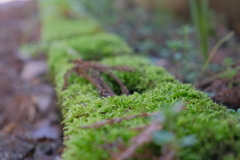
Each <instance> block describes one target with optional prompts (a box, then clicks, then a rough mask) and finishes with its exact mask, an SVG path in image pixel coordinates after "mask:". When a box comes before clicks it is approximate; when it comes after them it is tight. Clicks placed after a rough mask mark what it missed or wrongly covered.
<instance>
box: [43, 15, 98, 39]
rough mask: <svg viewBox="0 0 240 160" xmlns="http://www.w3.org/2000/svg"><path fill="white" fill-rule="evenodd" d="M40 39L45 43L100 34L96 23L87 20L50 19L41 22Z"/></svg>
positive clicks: (56, 17)
mask: <svg viewBox="0 0 240 160" xmlns="http://www.w3.org/2000/svg"><path fill="white" fill-rule="evenodd" d="M43 22H44V23H43V30H44V32H43V34H42V39H43V40H45V41H53V40H60V39H63V38H71V37H79V36H82V35H87V34H88V35H89V34H94V33H98V32H101V31H102V29H101V27H100V26H99V25H98V23H97V22H96V21H95V20H93V19H89V18H84V17H82V18H77V19H67V18H64V17H58V16H55V17H50V18H46V19H45V20H44V21H43Z"/></svg>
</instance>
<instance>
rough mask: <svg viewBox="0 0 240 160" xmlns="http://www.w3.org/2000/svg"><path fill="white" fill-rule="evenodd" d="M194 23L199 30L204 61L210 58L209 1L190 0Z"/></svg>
mask: <svg viewBox="0 0 240 160" xmlns="http://www.w3.org/2000/svg"><path fill="white" fill-rule="evenodd" d="M189 6H190V11H191V16H192V19H193V23H194V25H195V27H196V29H197V34H198V39H199V43H200V45H201V51H202V54H203V57H204V60H207V58H208V40H207V39H208V32H209V8H208V0H189Z"/></svg>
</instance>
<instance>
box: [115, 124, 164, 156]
mask: <svg viewBox="0 0 240 160" xmlns="http://www.w3.org/2000/svg"><path fill="white" fill-rule="evenodd" d="M160 123H163V121H162V122H159V121H153V122H152V123H151V124H149V125H148V126H147V127H146V129H145V130H144V131H143V132H142V133H141V134H139V135H138V136H137V137H134V138H132V139H131V142H132V145H131V146H129V147H128V148H127V149H126V150H124V151H123V152H120V153H119V154H115V155H114V157H113V159H114V160H125V159H128V158H129V157H131V156H132V155H133V154H134V152H135V151H136V149H137V148H138V147H139V146H142V145H143V144H145V143H147V142H150V141H151V140H152V137H151V135H152V133H153V132H155V131H158V130H160V129H162V125H161V124H160Z"/></svg>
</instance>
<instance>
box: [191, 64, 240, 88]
mask: <svg viewBox="0 0 240 160" xmlns="http://www.w3.org/2000/svg"><path fill="white" fill-rule="evenodd" d="M233 69H235V70H237V71H238V70H240V65H239V66H236V67H234V68H233ZM228 73H229V71H224V72H220V73H217V74H215V75H213V76H211V77H209V78H206V79H204V80H203V81H202V82H201V83H198V84H196V85H195V87H196V88H198V87H200V86H202V85H205V84H208V83H210V82H212V81H214V80H215V79H218V78H219V77H220V76H226V75H227V74H228Z"/></svg>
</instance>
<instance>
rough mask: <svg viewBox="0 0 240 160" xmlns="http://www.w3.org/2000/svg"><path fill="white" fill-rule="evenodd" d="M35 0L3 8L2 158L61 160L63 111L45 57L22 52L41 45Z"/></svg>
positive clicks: (0, 50) (0, 58) (0, 46)
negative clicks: (28, 46)
mask: <svg viewBox="0 0 240 160" xmlns="http://www.w3.org/2000/svg"><path fill="white" fill-rule="evenodd" d="M40 29H41V26H40V23H39V16H38V12H37V6H36V2H35V1H30V2H11V3H7V4H0V75H1V78H0V139H1V141H0V159H1V160H30V159H31V160H32V159H36V160H37V159H39V160H43V159H44V160H55V159H56V160H57V159H60V155H61V153H62V150H63V145H62V126H61V125H60V122H61V115H60V111H59V110H58V108H57V106H56V98H55V93H54V88H53V86H52V84H51V82H50V80H49V77H48V74H47V73H48V70H47V65H46V62H45V57H44V56H43V55H39V56H37V57H36V58H34V59H33V58H31V57H30V56H27V55H24V53H21V51H20V46H21V45H22V44H24V43H28V42H36V41H38V39H39V35H40Z"/></svg>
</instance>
